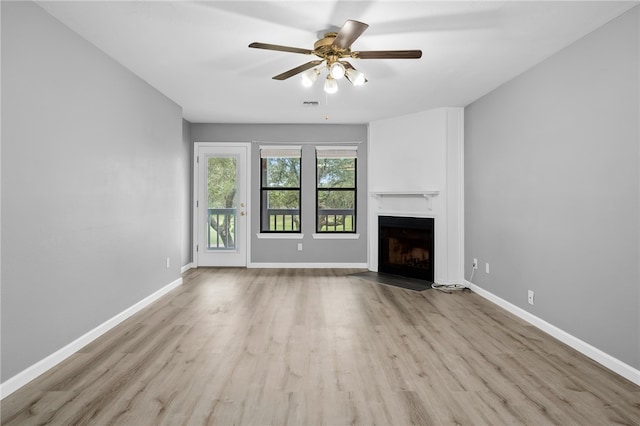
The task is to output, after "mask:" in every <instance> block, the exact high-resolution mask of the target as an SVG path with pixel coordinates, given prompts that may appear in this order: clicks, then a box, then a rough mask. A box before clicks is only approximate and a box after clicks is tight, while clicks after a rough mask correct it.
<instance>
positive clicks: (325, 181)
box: [317, 158, 356, 188]
mask: <svg viewBox="0 0 640 426" xmlns="http://www.w3.org/2000/svg"><path fill="white" fill-rule="evenodd" d="M317 161H318V162H317V172H318V188H355V187H356V159H355V158H318V160H317Z"/></svg>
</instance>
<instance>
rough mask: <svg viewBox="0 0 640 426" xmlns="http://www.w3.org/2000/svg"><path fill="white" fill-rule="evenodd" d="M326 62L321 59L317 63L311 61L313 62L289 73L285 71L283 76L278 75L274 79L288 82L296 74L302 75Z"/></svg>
mask: <svg viewBox="0 0 640 426" xmlns="http://www.w3.org/2000/svg"><path fill="white" fill-rule="evenodd" d="M323 62H324V60H323V59H320V60H317V61H311V62H307V63H306V64H302V65H300V66H298V67H295V68H292V69H290V70H289V71H285V72H283V73H282V74H278V75H276V76H275V77H273V79H274V80H286V79H287V78H289V77H293V76H294V75H296V74H300V73H301V72H302V71H306V70H308V69H310V68H313V67H316V66H318V65H320V64H321V63H323Z"/></svg>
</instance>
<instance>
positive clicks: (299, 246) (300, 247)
mask: <svg viewBox="0 0 640 426" xmlns="http://www.w3.org/2000/svg"><path fill="white" fill-rule="evenodd" d="M298 251H302V243H298Z"/></svg>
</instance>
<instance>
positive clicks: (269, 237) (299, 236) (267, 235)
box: [256, 232, 304, 240]
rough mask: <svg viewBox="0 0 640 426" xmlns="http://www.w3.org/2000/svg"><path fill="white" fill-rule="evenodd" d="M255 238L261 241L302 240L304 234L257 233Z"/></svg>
mask: <svg viewBox="0 0 640 426" xmlns="http://www.w3.org/2000/svg"><path fill="white" fill-rule="evenodd" d="M256 236H257V237H258V238H259V239H261V240H301V239H303V238H304V234H296V233H293V232H291V233H282V234H277V233H273V234H272V233H258V234H256Z"/></svg>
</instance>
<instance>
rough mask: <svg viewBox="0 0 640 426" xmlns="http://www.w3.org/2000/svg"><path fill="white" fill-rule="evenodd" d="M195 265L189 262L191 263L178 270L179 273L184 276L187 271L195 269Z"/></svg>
mask: <svg viewBox="0 0 640 426" xmlns="http://www.w3.org/2000/svg"><path fill="white" fill-rule="evenodd" d="M195 267H196V265H195V264H194V263H193V262H191V263H187V264H186V265H184V266H183V267H182V268H180V273H181V274H184V273H185V272H187V271H188V270H189V269H193V268H195Z"/></svg>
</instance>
